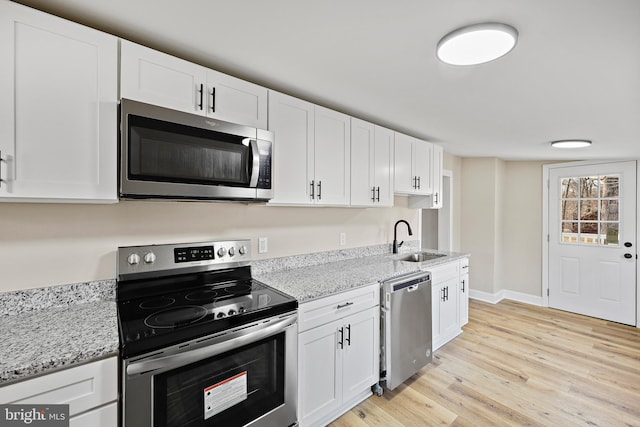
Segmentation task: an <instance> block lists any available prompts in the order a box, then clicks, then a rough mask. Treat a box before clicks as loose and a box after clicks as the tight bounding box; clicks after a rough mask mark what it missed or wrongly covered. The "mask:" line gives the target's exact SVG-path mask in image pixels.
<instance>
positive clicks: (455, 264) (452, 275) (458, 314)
mask: <svg viewBox="0 0 640 427" xmlns="http://www.w3.org/2000/svg"><path fill="white" fill-rule="evenodd" d="M465 266H466V267H465ZM468 266H469V258H463V259H461V260H455V261H451V262H447V263H444V264H441V265H438V266H437V267H433V268H430V269H429V271H430V272H431V286H432V294H431V310H432V322H433V323H432V335H433V336H432V340H433V350H434V351H435V350H437V349H438V348H440V347H442V346H443V345H444V344H446V343H447V342H449V341H451V340H452V339H453V338H455V337H457V336H458V335H460V334H461V333H462V329H461V328H462V326H464V325H465V324H466V323H467V322H468V319H469V276H468V273H467V272H468ZM465 274H466V276H465Z"/></svg>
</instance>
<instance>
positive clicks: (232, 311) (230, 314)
mask: <svg viewBox="0 0 640 427" xmlns="http://www.w3.org/2000/svg"><path fill="white" fill-rule="evenodd" d="M234 314H236V311H235V310H234V309H233V308H232V309H231V310H229V316H233V315H234Z"/></svg>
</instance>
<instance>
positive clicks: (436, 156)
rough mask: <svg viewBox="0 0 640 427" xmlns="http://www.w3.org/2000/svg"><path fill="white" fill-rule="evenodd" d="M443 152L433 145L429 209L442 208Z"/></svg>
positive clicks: (439, 147)
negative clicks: (431, 189)
mask: <svg viewBox="0 0 640 427" xmlns="http://www.w3.org/2000/svg"><path fill="white" fill-rule="evenodd" d="M443 156H444V151H443V150H442V147H441V146H439V145H436V144H433V156H432V162H431V182H432V183H433V191H432V195H431V207H432V208H434V209H440V208H441V207H442V162H443Z"/></svg>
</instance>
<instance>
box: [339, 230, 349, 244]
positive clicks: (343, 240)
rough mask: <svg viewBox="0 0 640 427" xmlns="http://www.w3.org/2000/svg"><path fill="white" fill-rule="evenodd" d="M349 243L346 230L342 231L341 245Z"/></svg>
mask: <svg viewBox="0 0 640 427" xmlns="http://www.w3.org/2000/svg"><path fill="white" fill-rule="evenodd" d="M346 244H347V233H345V232H344V231H343V232H342V233H340V246H344V245H346Z"/></svg>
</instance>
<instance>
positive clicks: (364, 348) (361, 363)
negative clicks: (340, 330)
mask: <svg viewBox="0 0 640 427" xmlns="http://www.w3.org/2000/svg"><path fill="white" fill-rule="evenodd" d="M343 322H345V323H344V328H345V332H344V356H343V366H342V377H343V388H344V392H343V396H342V400H343V401H344V402H346V401H349V400H350V399H352V398H354V397H356V396H357V395H358V394H359V393H361V392H362V390H366V389H367V388H369V387H371V386H372V385H373V384H376V383H377V382H378V379H379V371H380V358H379V354H380V353H379V346H380V330H379V325H380V308H379V307H378V306H376V307H371V308H370V309H368V310H365V311H361V312H360V313H356V314H354V315H352V316H349V317H346V318H345V319H344V320H343Z"/></svg>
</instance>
